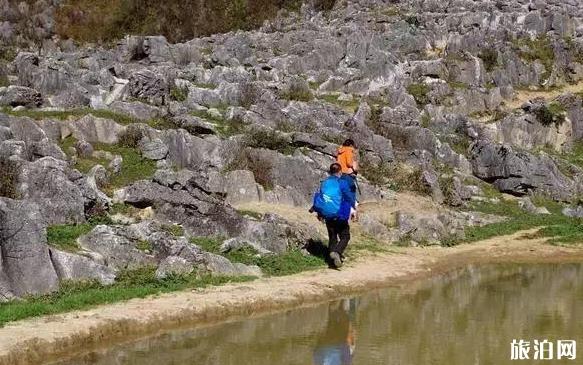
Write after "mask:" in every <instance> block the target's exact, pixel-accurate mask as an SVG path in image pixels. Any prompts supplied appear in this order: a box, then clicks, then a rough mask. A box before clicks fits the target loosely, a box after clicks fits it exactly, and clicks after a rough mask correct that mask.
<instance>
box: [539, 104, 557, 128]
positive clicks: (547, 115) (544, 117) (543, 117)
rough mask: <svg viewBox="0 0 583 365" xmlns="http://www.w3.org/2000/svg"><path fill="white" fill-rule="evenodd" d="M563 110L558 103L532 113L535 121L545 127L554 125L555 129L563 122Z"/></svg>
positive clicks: (544, 106)
mask: <svg viewBox="0 0 583 365" xmlns="http://www.w3.org/2000/svg"><path fill="white" fill-rule="evenodd" d="M564 113H565V109H564V108H563V106H562V105H560V104H558V103H550V104H549V105H548V106H547V105H543V106H541V107H540V108H537V109H536V110H535V111H534V114H535V116H536V119H537V120H538V121H539V122H540V123H541V124H542V125H544V126H545V127H548V126H550V125H552V124H555V125H556V126H557V127H558V126H560V125H561V124H563V123H564V122H565V114H564Z"/></svg>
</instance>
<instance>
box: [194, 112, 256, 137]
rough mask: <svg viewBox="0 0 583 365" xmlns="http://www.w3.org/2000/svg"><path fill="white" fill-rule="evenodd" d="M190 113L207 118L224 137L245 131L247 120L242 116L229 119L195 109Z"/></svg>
mask: <svg viewBox="0 0 583 365" xmlns="http://www.w3.org/2000/svg"><path fill="white" fill-rule="evenodd" d="M190 115H192V116H195V117H199V118H202V119H205V120H207V121H209V122H210V123H212V124H214V125H215V127H216V130H217V132H218V133H219V135H221V136H223V137H230V136H234V135H236V134H241V133H243V132H244V131H245V122H244V121H243V120H242V119H241V118H233V119H231V120H227V119H225V118H223V117H218V116H214V115H212V114H210V113H208V112H207V111H205V110H200V111H193V112H191V113H190Z"/></svg>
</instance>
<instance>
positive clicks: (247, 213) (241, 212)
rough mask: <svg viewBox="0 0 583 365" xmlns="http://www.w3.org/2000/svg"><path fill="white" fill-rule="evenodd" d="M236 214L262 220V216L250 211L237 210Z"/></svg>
mask: <svg viewBox="0 0 583 365" xmlns="http://www.w3.org/2000/svg"><path fill="white" fill-rule="evenodd" d="M237 212H239V214H241V215H243V216H247V217H251V218H254V219H257V220H261V219H263V214H261V213H259V212H255V211H252V210H245V209H238V210H237Z"/></svg>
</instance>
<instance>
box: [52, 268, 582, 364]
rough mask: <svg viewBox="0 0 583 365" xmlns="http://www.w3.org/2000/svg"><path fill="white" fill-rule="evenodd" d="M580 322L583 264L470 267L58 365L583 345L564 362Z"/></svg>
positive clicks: (355, 360) (441, 358) (323, 359)
mask: <svg viewBox="0 0 583 365" xmlns="http://www.w3.org/2000/svg"><path fill="white" fill-rule="evenodd" d="M581 320H583V265H580V264H560V265H554V264H553V265H551V264H541V265H532V264H531V265H488V266H470V267H468V268H466V269H464V270H458V271H455V272H451V273H448V274H444V275H441V276H437V277H434V278H431V279H425V280H420V281H417V282H415V283H408V284H406V285H403V286H401V287H393V288H388V289H383V290H377V291H374V292H370V293H367V294H365V295H362V296H359V297H355V298H351V299H345V300H340V301H333V302H330V303H326V304H321V305H317V306H313V307H307V308H299V309H295V310H291V311H288V312H283V313H277V314H271V315H266V316H262V317H256V318H250V319H246V320H238V321H234V322H229V323H224V324H219V325H215V326H207V327H203V328H196V329H191V330H180V331H175V332H171V333H166V334H163V335H158V336H155V337H151V338H147V339H142V340H139V341H136V342H132V343H129V344H128V343H126V344H123V345H119V346H116V347H112V348H109V349H104V350H99V351H94V352H91V353H88V354H85V355H83V356H79V357H78V358H74V359H69V360H66V361H62V362H59V363H58V365H73V364H75V365H85V364H87V365H88V364H99V365H117V364H119V365H121V364H124V365H134V364H135V365H138V364H139V365H150V364H151V365H154V364H155V365H170V364H172V365H186V364H189V365H211V364H212V365H241V364H256V365H274V364H277V365H295V364H297V365H300V364H302V365H306V364H318V365H320V364H322V365H323V364H326V365H340V364H342V365H347V364H360V365H373V364H412V365H416V364H448V365H450V364H452V365H455V364H460V365H462V364H463V365H468V364H480V365H482V364H496V365H499V364H517V363H518V364H520V363H536V364H538V363H541V364H544V363H548V364H562V363H565V364H575V363H581V362H579V361H581V360H580V359H583V353H581V356H579V358H578V359H576V360H569V359H563V360H561V361H557V353H556V352H557V341H558V340H561V341H566V340H579V341H578V342H579V344H580V346H583V326H582V325H581V322H580V321H581ZM514 339H516V340H520V339H522V340H525V341H530V347H529V349H528V352H527V351H526V350H524V351H523V353H522V355H524V354H525V353H526V354H527V355H529V358H530V359H531V360H523V361H511V360H510V358H511V347H512V346H511V342H512V341H513V340H514ZM534 340H539V341H542V340H549V342H551V343H553V345H554V346H553V353H552V354H551V353H550V352H547V353H546V355H545V353H544V352H543V355H544V356H547V358H548V356H552V357H553V359H554V360H549V361H538V362H536V361H533V360H532V359H533V357H534V356H535V348H536V346H535V344H534ZM564 343H566V342H564ZM564 343H563V344H564ZM543 346H545V345H543ZM516 348H517V347H516V346H515V349H516ZM523 349H524V347H523ZM542 349H543V350H544V349H546V350H548V344H547V345H546V347H543V348H542ZM564 349H565V351H564V354H563V355H565V354H568V351H567V348H564Z"/></svg>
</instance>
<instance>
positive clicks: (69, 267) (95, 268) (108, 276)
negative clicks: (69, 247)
mask: <svg viewBox="0 0 583 365" xmlns="http://www.w3.org/2000/svg"><path fill="white" fill-rule="evenodd" d="M50 255H51V261H52V263H53V266H54V268H55V271H56V273H57V276H58V277H59V279H60V280H61V281H62V280H73V281H80V280H97V281H99V282H100V283H101V284H103V285H110V284H113V282H114V281H115V272H114V270H113V269H112V268H110V267H107V266H105V265H101V264H99V263H97V262H95V261H93V260H91V259H90V258H87V257H84V256H81V255H78V254H73V253H69V252H64V251H59V250H57V249H55V248H51V249H50Z"/></svg>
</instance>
